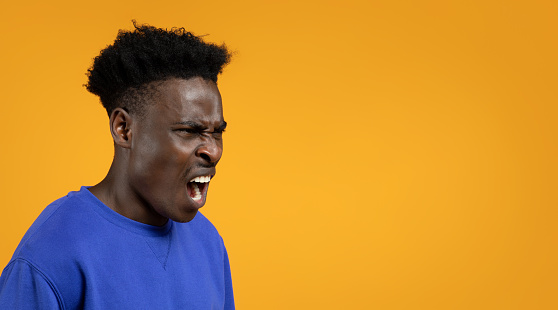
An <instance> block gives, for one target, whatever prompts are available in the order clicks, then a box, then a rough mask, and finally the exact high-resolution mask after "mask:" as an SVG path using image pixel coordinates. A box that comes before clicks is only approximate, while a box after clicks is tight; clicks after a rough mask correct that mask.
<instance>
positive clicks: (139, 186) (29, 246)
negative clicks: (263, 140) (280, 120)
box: [0, 24, 234, 310]
mask: <svg viewBox="0 0 558 310" xmlns="http://www.w3.org/2000/svg"><path fill="white" fill-rule="evenodd" d="M134 26H135V30H133V31H131V32H126V31H120V32H119V34H118V37H117V39H116V41H115V42H114V44H113V45H111V46H108V47H107V48H106V49H104V50H103V51H102V52H101V54H100V55H99V56H98V57H96V58H95V61H94V63H93V66H92V68H91V69H89V82H88V84H87V85H86V87H87V89H88V90H89V91H90V92H92V93H93V94H96V95H98V96H99V97H100V99H101V102H102V104H103V106H104V107H105V108H106V110H107V113H108V115H109V119H110V131H111V134H112V138H113V140H114V149H115V154H114V159H113V162H112V165H111V167H110V170H109V172H108V174H107V176H106V177H105V179H103V180H102V181H101V182H100V183H99V184H97V185H95V186H93V187H82V188H81V190H80V191H78V192H70V193H69V194H68V195H67V196H66V197H63V198H60V199H58V200H56V201H55V202H53V203H52V204H50V205H49V206H48V207H47V208H46V209H45V210H44V211H43V212H42V213H41V215H40V216H39V217H38V218H37V220H36V221H35V222H34V223H33V225H32V226H31V228H30V229H29V230H28V231H27V233H26V234H25V236H24V237H23V239H22V240H21V242H20V244H19V246H18V247H17V249H16V251H15V253H14V255H13V257H12V259H11V261H10V262H9V264H8V265H7V266H6V268H5V269H4V270H3V272H2V276H1V278H0V309H196V310H198V309H234V300H233V294H232V284H231V276H230V268H229V261H228V256H227V252H226V249H225V247H224V244H223V241H222V239H221V237H220V236H219V234H218V233H217V231H216V229H215V228H214V227H213V225H212V224H211V223H210V222H209V221H208V220H207V219H206V218H205V217H204V216H203V215H202V214H198V209H199V208H201V207H202V206H203V205H204V203H205V200H206V196H207V190H208V187H209V183H210V180H211V179H212V178H213V176H214V175H215V166H216V165H217V163H218V162H219V159H220V158H221V154H222V151H223V141H222V134H223V131H224V130H225V127H226V123H225V121H224V119H223V111H222V106H221V96H220V94H219V90H218V88H217V85H216V82H217V76H218V74H219V73H221V71H222V68H223V66H225V65H226V64H227V63H228V62H229V59H230V53H229V52H228V51H227V49H226V47H225V46H224V45H223V46H217V45H214V44H209V43H205V42H203V41H202V40H201V39H200V38H199V37H196V36H194V35H192V34H191V33H189V32H186V31H184V29H172V30H170V31H167V30H163V29H158V28H154V27H151V26H147V25H143V26H137V25H135V24H134Z"/></svg>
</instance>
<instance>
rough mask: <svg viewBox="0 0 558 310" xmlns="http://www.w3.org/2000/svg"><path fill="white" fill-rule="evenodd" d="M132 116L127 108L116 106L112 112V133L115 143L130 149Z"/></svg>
mask: <svg viewBox="0 0 558 310" xmlns="http://www.w3.org/2000/svg"><path fill="white" fill-rule="evenodd" d="M131 128H132V117H131V116H130V114H129V113H128V112H126V110H124V109H122V108H116V109H114V110H113V111H112V113H111V114H110V133H111V135H112V139H113V140H114V143H115V144H116V145H118V146H120V147H123V148H126V149H129V148H130V147H131V145H132V130H131Z"/></svg>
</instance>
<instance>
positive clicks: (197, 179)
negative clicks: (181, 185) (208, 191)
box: [190, 175, 211, 183]
mask: <svg viewBox="0 0 558 310" xmlns="http://www.w3.org/2000/svg"><path fill="white" fill-rule="evenodd" d="M210 180H211V177H210V176H208V175H205V176H201V177H195V178H193V179H192V181H190V182H198V183H208V182H209V181H210Z"/></svg>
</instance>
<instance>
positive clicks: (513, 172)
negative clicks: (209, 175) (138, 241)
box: [0, 0, 558, 309]
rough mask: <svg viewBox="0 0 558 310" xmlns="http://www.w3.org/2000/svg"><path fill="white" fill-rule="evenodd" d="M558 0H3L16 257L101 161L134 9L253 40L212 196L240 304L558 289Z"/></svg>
mask: <svg viewBox="0 0 558 310" xmlns="http://www.w3.org/2000/svg"><path fill="white" fill-rule="evenodd" d="M557 16H558V5H557V2H556V1H390V0H382V1H355V0H343V1H341V0H335V1H290V0H287V1H274V2H272V1H230V0H228V1H174V0H172V1H163V2H159V4H156V2H155V1H106V0H102V1H90V2H76V1H36V0H33V1H23V2H17V3H16V2H15V1H3V3H2V9H1V12H0V35H1V36H0V38H1V41H0V42H1V43H0V44H1V49H0V79H1V80H0V87H1V91H0V102H1V106H0V130H1V134H2V143H1V144H0V150H1V152H0V156H1V157H0V171H1V179H0V180H1V183H0V197H1V198H2V202H1V211H0V233H1V235H2V237H1V248H0V264H1V265H2V266H5V265H6V264H7V263H8V261H9V258H10V256H11V254H12V252H13V250H14V249H15V247H16V245H17V243H18V242H19V240H20V238H21V237H22V236H23V234H24V232H25V231H26V229H27V228H28V227H29V225H31V223H32V222H33V220H34V219H35V217H36V216H37V215H38V214H39V213H40V212H41V210H42V209H43V208H44V207H45V206H46V205H47V204H48V203H49V202H51V201H53V200H54V199H56V198H58V197H60V196H63V195H65V194H66V193H67V192H68V191H71V190H78V189H79V187H80V186H81V185H93V184H96V183H97V182H98V181H100V180H101V179H102V178H103V177H104V175H105V173H106V171H107V169H108V167H109V164H110V161H111V158H112V153H113V148H112V142H111V138H110V135H109V132H108V122H107V118H106V115H105V112H104V110H103V109H102V107H101V106H100V104H99V103H98V99H97V97H95V96H93V95H91V94H89V93H88V92H87V91H86V90H85V89H84V88H83V87H82V84H84V83H85V82H86V76H85V72H86V70H87V68H88V67H89V66H90V64H91V59H92V58H93V57H95V56H96V55H97V54H98V52H99V51H100V50H101V49H102V48H104V47H105V46H106V45H107V44H110V43H111V42H112V41H113V40H114V38H115V36H116V33H117V30H118V29H120V28H125V29H130V28H131V19H133V18H135V19H137V20H138V21H139V22H141V23H150V24H152V25H155V26H158V27H173V26H184V27H186V28H187V29H189V30H191V31H193V32H194V33H196V34H198V35H202V34H209V35H208V36H207V37H206V40H208V41H212V42H217V43H219V42H226V43H227V44H228V46H229V47H230V48H232V49H233V50H235V51H237V53H236V55H235V58H234V60H233V62H232V63H231V65H230V66H228V67H227V68H226V70H225V72H224V74H223V75H222V76H221V78H220V81H219V86H220V89H221V92H222V95H223V98H224V104H225V118H226V120H227V122H228V123H229V126H230V127H229V128H228V129H227V131H228V132H227V133H226V135H225V154H224V157H223V160H222V162H221V164H220V167H219V169H218V174H217V177H216V178H215V180H214V181H213V182H212V186H211V190H210V196H209V200H208V203H207V205H206V206H205V207H204V208H203V209H202V211H203V213H204V214H205V215H206V216H208V217H209V218H210V219H211V220H212V222H213V223H214V224H215V225H216V227H217V228H218V229H219V231H220V233H221V234H222V236H223V237H224V239H225V243H226V245H227V247H228V250H229V255H230V258H231V264H232V272H233V281H234V289H235V296H236V303H237V307H238V308H239V309H557V308H558V300H557V297H556V296H557V295H556V294H557V290H558V281H557V278H558V267H557V266H558V264H557V261H558V251H557V237H558V227H557V226H558V225H557V220H558V216H557V215H558V211H557V206H558V195H557V192H558V191H557V190H556V189H557V185H558V180H557V175H558V165H557V163H556V159H557V158H558V157H557V155H558V148H557V144H556V143H557V140H556V137H557V133H558V131H557V129H558V128H557V127H558V126H557V125H556V123H557V116H558V101H557V99H558V98H557V97H558V96H557V89H556V88H557V87H556V86H557V82H558V73H557V72H558V63H557V60H556V58H557V55H558V43H557V38H558V36H557V35H558V31H557V29H558V22H557Z"/></svg>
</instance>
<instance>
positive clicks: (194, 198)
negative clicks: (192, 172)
mask: <svg viewBox="0 0 558 310" xmlns="http://www.w3.org/2000/svg"><path fill="white" fill-rule="evenodd" d="M192 188H194V194H196V195H195V196H194V197H192V199H193V200H195V201H199V200H200V199H201V198H202V195H201V192H200V189H199V187H198V185H197V184H196V183H193V184H192Z"/></svg>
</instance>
